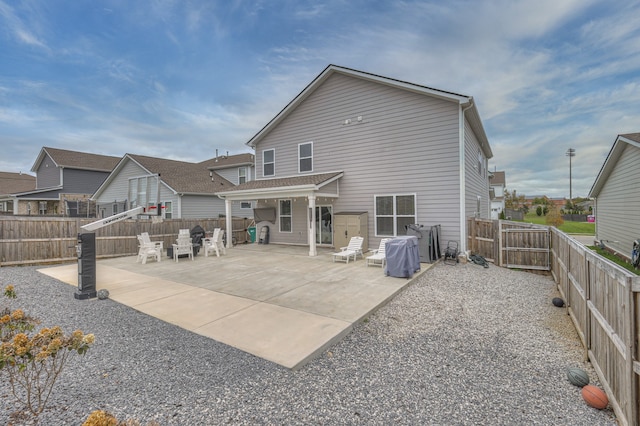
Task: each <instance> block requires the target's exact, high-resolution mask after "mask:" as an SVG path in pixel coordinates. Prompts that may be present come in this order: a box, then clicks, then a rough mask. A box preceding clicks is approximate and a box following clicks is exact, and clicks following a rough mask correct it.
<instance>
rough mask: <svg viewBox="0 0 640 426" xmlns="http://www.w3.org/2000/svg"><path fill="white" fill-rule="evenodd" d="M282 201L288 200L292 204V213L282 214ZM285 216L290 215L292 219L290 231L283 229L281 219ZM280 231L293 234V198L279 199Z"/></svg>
mask: <svg viewBox="0 0 640 426" xmlns="http://www.w3.org/2000/svg"><path fill="white" fill-rule="evenodd" d="M282 201H288V202H289V205H290V206H291V214H289V215H283V214H282V204H280V203H281V202H282ZM283 217H288V218H290V219H291V230H290V231H283V230H282V221H281V220H280V219H281V218H283ZM278 232H280V233H283V234H291V233H293V201H292V200H291V198H284V199H281V200H278Z"/></svg>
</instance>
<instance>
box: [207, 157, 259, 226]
mask: <svg viewBox="0 0 640 426" xmlns="http://www.w3.org/2000/svg"><path fill="white" fill-rule="evenodd" d="M217 151H218V150H216V156H215V158H212V159H210V160H206V161H203V162H201V163H198V164H200V165H202V166H204V167H206V168H207V169H208V170H211V171H214V172H216V173H217V174H219V175H220V176H222V177H223V178H225V179H226V180H228V181H229V182H231V183H232V184H234V185H240V184H243V183H246V182H249V181H251V180H254V179H255V167H254V163H255V156H254V155H253V154H251V153H246V154H236V155H229V153H227V155H223V156H218V152H217ZM237 204H238V205H239V206H240V209H241V211H240V213H242V216H243V217H253V210H252V209H253V207H254V204H255V203H254V202H252V201H239V202H238V203H237ZM234 213H238V211H237V208H234ZM235 215H237V214H235Z"/></svg>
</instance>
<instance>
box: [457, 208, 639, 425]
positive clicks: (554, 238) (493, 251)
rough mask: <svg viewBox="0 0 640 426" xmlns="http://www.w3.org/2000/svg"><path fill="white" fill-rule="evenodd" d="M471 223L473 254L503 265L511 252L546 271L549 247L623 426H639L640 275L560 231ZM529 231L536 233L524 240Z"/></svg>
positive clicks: (569, 308) (553, 272)
mask: <svg viewBox="0 0 640 426" xmlns="http://www.w3.org/2000/svg"><path fill="white" fill-rule="evenodd" d="M467 223H468V227H467V230H468V233H467V234H468V235H467V236H468V248H469V250H470V251H471V252H473V253H474V254H479V255H481V256H483V257H485V258H487V259H492V260H491V261H493V262H494V263H495V264H496V265H499V266H507V264H508V263H510V262H507V261H506V254H507V253H508V251H507V250H508V249H509V250H511V249H513V251H514V252H515V253H520V254H519V256H520V258H519V262H518V263H521V265H520V268H521V269H524V270H528V269H534V270H535V269H542V268H540V267H539V266H541V265H542V264H543V263H544V262H545V259H544V256H545V255H544V251H545V247H548V256H549V258H548V259H549V260H548V261H549V264H550V271H551V275H552V277H553V279H554V281H555V282H556V284H557V286H558V290H559V291H560V294H561V295H562V297H563V299H564V301H565V303H566V306H567V312H568V314H569V315H570V317H571V319H572V321H573V323H574V325H575V327H576V330H577V333H578V335H579V336H580V339H581V341H582V344H583V346H584V348H585V354H586V356H587V357H588V359H589V361H591V364H592V365H593V366H594V369H595V370H596V372H597V374H598V378H599V379H600V382H601V383H602V386H603V387H604V388H605V390H606V391H607V395H608V396H609V399H610V403H611V406H612V407H613V409H614V411H615V412H616V416H617V417H618V421H619V423H620V424H623V425H640V413H639V411H640V408H639V406H640V397H639V395H640V348H639V345H638V341H639V340H640V277H639V276H637V275H635V274H633V273H631V272H629V271H627V270H626V269H623V268H621V267H619V266H618V265H616V264H614V263H612V262H610V261H609V260H607V259H605V258H603V257H602V256H600V255H598V254H597V253H596V252H594V251H592V250H590V249H588V248H587V247H585V246H584V245H582V244H581V243H579V242H578V241H576V240H575V239H573V238H571V237H570V236H568V235H567V234H565V233H564V232H562V231H559V230H558V229H557V228H548V227H545V226H541V225H531V224H525V223H521V222H510V221H502V220H501V221H492V220H486V219H476V218H469V220H468V222H467ZM527 228H529V229H530V230H532V232H530V233H529V234H528V236H527V237H525V236H524V235H526V232H524V231H525V230H526V229H527ZM521 231H522V232H521ZM519 234H521V235H519ZM545 235H546V236H545ZM519 244H520V245H521V247H517V246H518V245H519Z"/></svg>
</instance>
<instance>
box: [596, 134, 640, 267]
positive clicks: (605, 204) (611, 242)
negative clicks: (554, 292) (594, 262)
mask: <svg viewBox="0 0 640 426" xmlns="http://www.w3.org/2000/svg"><path fill="white" fill-rule="evenodd" d="M637 182H640V148H636V147H634V146H632V145H627V147H626V148H625V149H624V151H623V153H622V156H621V157H620V159H619V160H618V162H617V164H616V165H615V167H614V169H613V171H612V172H611V174H610V175H609V178H608V179H607V181H606V183H605V184H604V186H603V187H602V190H601V191H600V195H599V196H598V199H597V206H596V207H597V208H596V227H597V234H598V235H597V238H599V239H601V240H607V242H606V245H607V246H609V247H612V248H614V249H616V250H618V251H619V252H621V253H624V254H625V255H626V256H630V255H631V247H632V245H633V241H634V240H635V239H638V238H640V222H639V221H638V220H637V217H636V214H635V212H638V211H640V189H639V188H640V187H639V186H638V184H637Z"/></svg>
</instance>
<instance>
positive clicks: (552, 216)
mask: <svg viewBox="0 0 640 426" xmlns="http://www.w3.org/2000/svg"><path fill="white" fill-rule="evenodd" d="M546 223H547V225H550V226H555V227H556V228H558V227H560V226H562V224H563V223H564V219H562V214H561V213H560V210H559V209H558V208H553V209H551V211H550V212H549V214H548V215H547V217H546Z"/></svg>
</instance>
